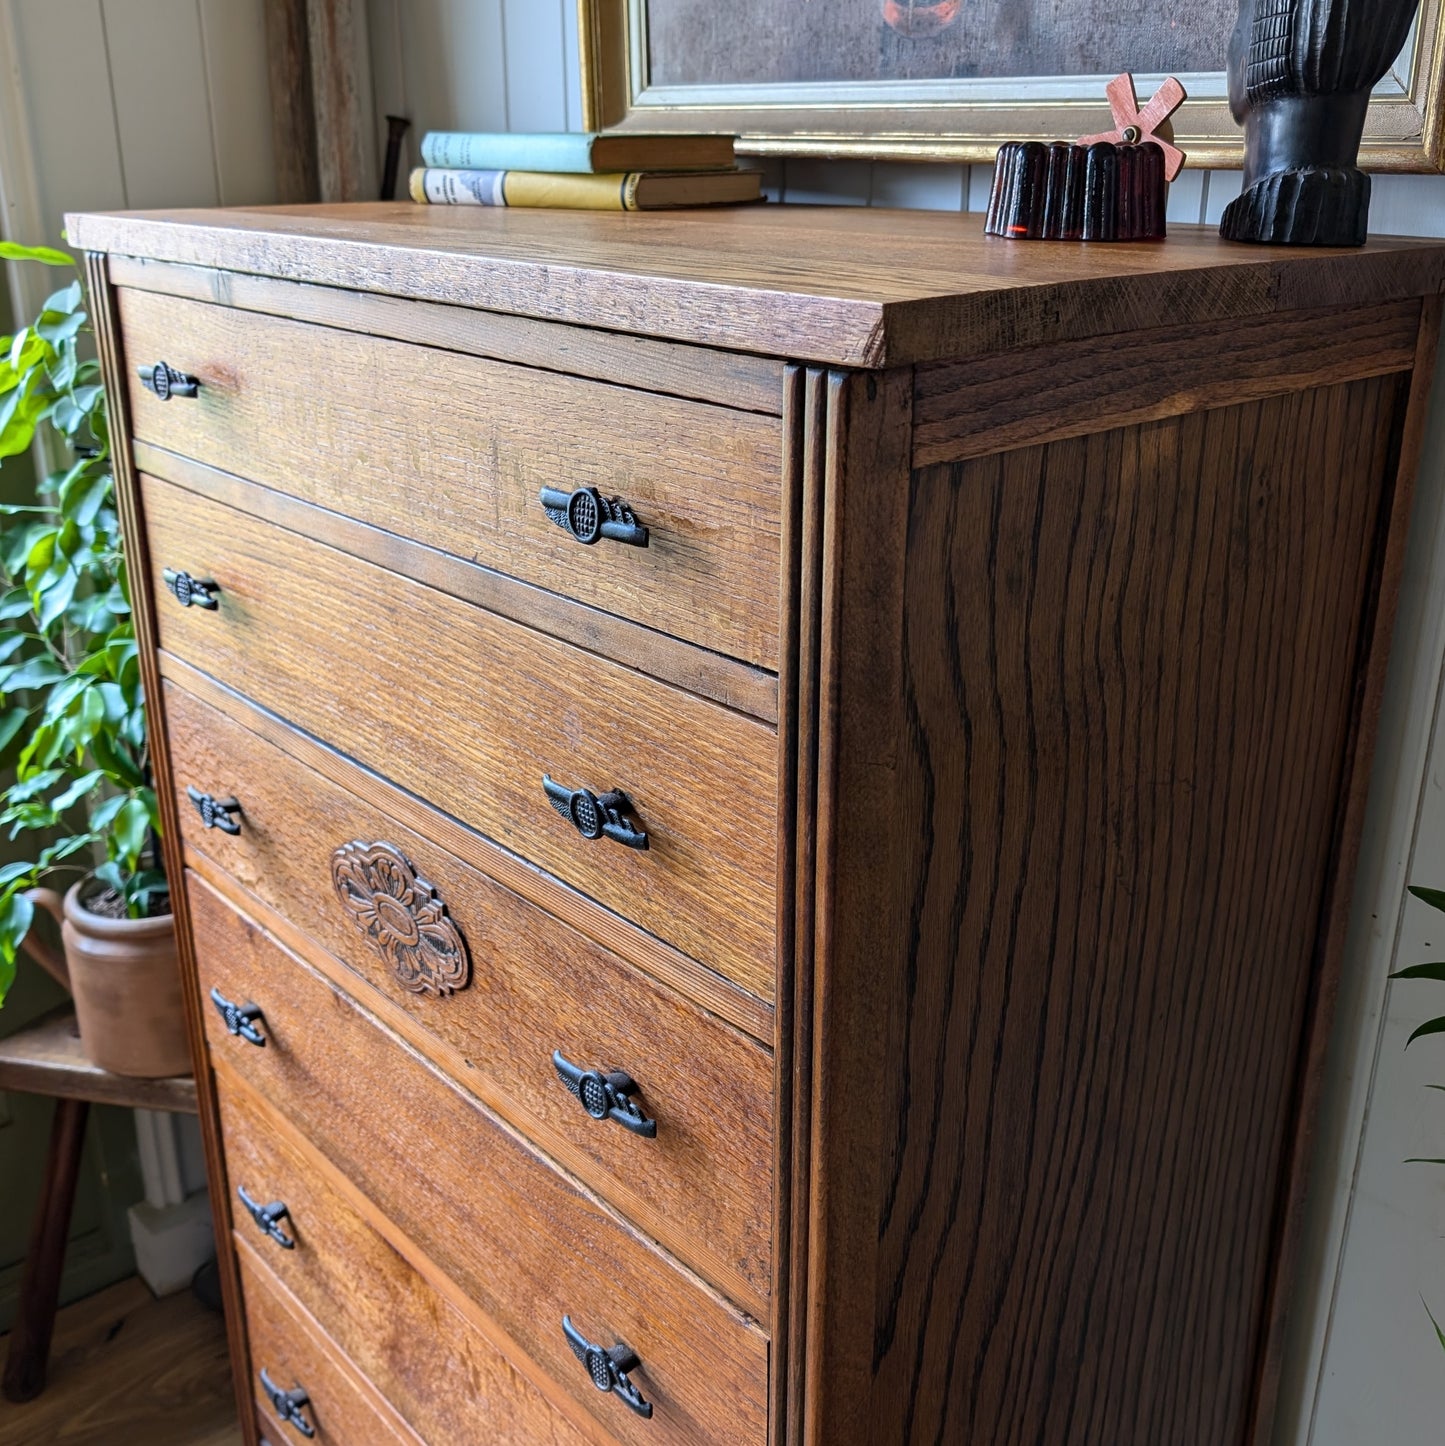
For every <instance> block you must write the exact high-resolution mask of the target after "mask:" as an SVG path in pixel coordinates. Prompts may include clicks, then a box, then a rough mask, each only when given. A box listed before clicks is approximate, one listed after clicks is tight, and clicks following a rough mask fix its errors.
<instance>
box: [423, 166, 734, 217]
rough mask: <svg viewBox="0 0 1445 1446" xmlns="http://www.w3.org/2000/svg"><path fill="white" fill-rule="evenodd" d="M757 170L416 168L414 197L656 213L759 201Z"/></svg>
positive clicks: (444, 203)
mask: <svg viewBox="0 0 1445 1446" xmlns="http://www.w3.org/2000/svg"><path fill="white" fill-rule="evenodd" d="M761 196H762V177H761V176H760V175H759V174H758V172H756V171H677V172H667V171H612V172H605V173H603V174H601V175H564V174H559V173H557V172H554V171H457V170H447V169H444V168H442V167H438V166H418V167H417V169H416V170H414V171H413V172H412V173H411V198H412V200H413V201H419V202H421V203H423V204H429V205H434V206H436V205H440V206H539V207H552V208H557V209H564V210H575V211H656V210H666V209H668V208H671V207H678V206H710V205H719V204H728V203H733V202H738V201H756V200H758V199H760V198H761Z"/></svg>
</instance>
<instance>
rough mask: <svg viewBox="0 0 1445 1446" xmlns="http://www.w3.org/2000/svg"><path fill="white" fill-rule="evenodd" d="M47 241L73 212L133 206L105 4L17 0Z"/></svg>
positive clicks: (22, 73)
mask: <svg viewBox="0 0 1445 1446" xmlns="http://www.w3.org/2000/svg"><path fill="white" fill-rule="evenodd" d="M12 14H13V18H14V22H15V41H16V48H17V50H18V52H19V72H20V76H21V79H22V83H23V85H24V87H25V110H26V116H27V118H28V120H29V124H30V138H31V142H32V144H33V146H34V161H35V177H36V182H37V187H38V190H39V195H40V214H41V221H42V226H43V231H44V236H43V237H42V238H36V239H43V240H45V241H47V242H51V243H53V242H56V241H58V240H59V239H60V232H61V228H62V227H63V225H64V224H65V223H64V217H65V213H66V212H67V211H79V210H123V209H124V208H125V206H126V204H127V201H126V189H125V176H124V172H123V171H122V169H121V161H120V142H119V139H118V138H117V135H116V127H115V108H114V105H113V104H112V99H111V92H110V66H109V63H108V61H107V59H106V53H105V28H104V26H103V25H102V24H101V14H100V0H13V11H12Z"/></svg>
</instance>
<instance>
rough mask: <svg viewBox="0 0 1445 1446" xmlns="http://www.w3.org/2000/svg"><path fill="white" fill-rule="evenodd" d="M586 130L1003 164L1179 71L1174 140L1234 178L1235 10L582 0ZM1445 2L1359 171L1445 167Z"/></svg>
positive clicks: (1137, 3)
mask: <svg viewBox="0 0 1445 1446" xmlns="http://www.w3.org/2000/svg"><path fill="white" fill-rule="evenodd" d="M578 5H579V18H580V26H579V36H580V52H581V64H582V94H583V114H584V124H585V125H586V126H587V127H588V128H589V129H594V130H597V129H604V128H616V129H623V130H627V129H631V130H654V131H669V130H709V131H733V132H736V133H737V134H738V135H739V136H740V137H741V139H740V142H739V146H738V149H739V150H740V151H741V152H742V153H743V154H746V155H809V156H835V157H853V158H866V159H874V160H914V161H966V162H972V161H991V160H992V159H993V156H994V152H995V151H996V150H997V148H998V146H999V145H1000V144H1001V143H1002V142H1003V141H1005V140H1013V139H1030V138H1038V139H1040V140H1054V139H1071V138H1073V137H1075V136H1080V135H1088V134H1091V133H1095V132H1099V131H1104V130H1108V129H1109V128H1110V126H1111V124H1112V122H1111V120H1110V118H1109V109H1108V105H1107V103H1106V101H1105V99H1104V85H1105V83H1106V82H1107V81H1108V80H1109V79H1111V78H1112V77H1113V76H1114V75H1116V74H1118V72H1119V71H1121V70H1132V71H1133V72H1134V74H1135V76H1136V78H1137V81H1138V88H1139V94H1140V98H1141V100H1143V99H1147V97H1148V96H1149V95H1151V94H1152V93H1153V89H1154V87H1155V86H1156V85H1157V84H1158V83H1159V81H1160V80H1162V79H1163V77H1164V76H1165V75H1166V74H1169V75H1177V76H1178V77H1179V78H1180V80H1181V81H1182V82H1183V83H1184V88H1185V90H1186V91H1187V92H1188V93H1189V100H1188V101H1187V102H1186V103H1185V105H1184V108H1183V110H1182V111H1180V112H1179V113H1178V114H1177V115H1176V116H1175V118H1174V125H1175V138H1176V140H1177V141H1178V143H1179V144H1180V145H1181V146H1182V147H1183V148H1184V149H1185V150H1186V151H1187V152H1188V153H1189V159H1190V162H1191V163H1192V164H1193V165H1196V166H1237V165H1239V164H1240V162H1241V160H1242V158H1243V139H1242V134H1241V132H1240V130H1239V128H1238V127H1237V126H1236V125H1235V123H1234V121H1233V119H1232V118H1231V116H1230V114H1229V105H1228V102H1227V100H1226V99H1225V77H1224V57H1225V51H1226V48H1227V46H1228V44H1229V36H1230V32H1231V31H1232V30H1233V28H1234V20H1235V16H1236V14H1237V12H1238V0H1153V3H1146V0H578ZM1442 9H1445V0H1421V5H1420V10H1419V13H1418V15H1417V16H1416V20H1415V25H1414V28H1413V29H1412V30H1411V33H1410V37H1409V39H1408V40H1407V41H1406V43H1405V48H1404V50H1403V51H1402V52H1401V53H1400V56H1399V59H1398V60H1397V61H1396V63H1395V65H1394V66H1393V67H1392V68H1391V70H1390V71H1389V72H1387V73H1386V75H1385V77H1384V79H1383V80H1382V81H1381V82H1380V84H1379V85H1378V86H1377V87H1376V89H1375V96H1374V99H1373V101H1372V102H1371V105H1370V114H1369V119H1368V121H1367V122H1366V127H1365V138H1364V143H1363V145H1362V146H1361V149H1360V164H1361V165H1362V166H1364V167H1365V168H1367V169H1372V170H1394V171H1429V170H1442V169H1445V114H1442V108H1441V88H1442V80H1445V69H1442V60H1445V43H1442V36H1441V33H1440V20H1441V11H1442Z"/></svg>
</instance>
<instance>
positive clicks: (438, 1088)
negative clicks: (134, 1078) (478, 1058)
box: [187, 876, 768, 1446]
mask: <svg viewBox="0 0 1445 1446" xmlns="http://www.w3.org/2000/svg"><path fill="white" fill-rule="evenodd" d="M187 892H188V893H189V895H190V898H191V902H192V907H193V909H194V911H195V914H196V928H197V935H198V938H199V940H200V941H201V943H202V947H201V948H200V949H199V950H198V954H199V956H200V961H201V979H202V983H203V984H204V985H205V987H206V988H207V989H209V988H210V987H212V986H213V985H214V986H216V987H219V988H220V989H221V991H222V993H224V994H226V995H227V997H228V998H238V997H243V998H246V999H255V1000H257V1001H258V1002H259V1003H260V1004H261V1007H262V1008H263V1009H264V1010H265V1011H266V1033H267V1039H268V1043H267V1046H266V1047H265V1048H264V1049H256V1048H253V1047H252V1046H250V1045H248V1044H246V1043H244V1042H242V1041H239V1040H237V1039H234V1038H232V1037H230V1036H229V1035H227V1034H226V1031H225V1027H224V1025H223V1024H222V1022H221V1020H220V1018H219V1017H218V1015H217V1013H216V1011H215V1010H214V1009H209V1010H208V1013H209V1015H210V1017H209V1018H208V1019H207V1021H206V1028H207V1031H208V1036H209V1039H210V1046H211V1055H212V1060H213V1063H214V1065H215V1068H216V1069H217V1071H218V1072H219V1073H220V1074H221V1075H222V1078H223V1079H229V1078H231V1077H233V1076H234V1077H235V1078H237V1079H239V1080H242V1081H245V1082H247V1083H249V1085H250V1086H251V1087H252V1088H253V1089H255V1090H258V1091H260V1092H262V1093H263V1094H264V1095H265V1096H266V1097H267V1098H268V1099H270V1100H271V1101H273V1103H274V1104H275V1106H276V1108H277V1109H278V1111H279V1112H281V1113H282V1114H283V1115H284V1116H285V1117H286V1118H287V1119H289V1120H290V1121H292V1122H293V1124H294V1125H295V1126H296V1127H297V1128H298V1129H300V1130H301V1131H303V1132H304V1133H305V1135H306V1136H307V1137H308V1138H309V1139H310V1140H312V1141H313V1142H314V1143H315V1145H316V1147H317V1148H318V1149H319V1150H321V1152H322V1153H324V1154H325V1155H326V1156H327V1158H329V1159H330V1160H331V1161H332V1163H333V1164H334V1165H336V1166H337V1167H338V1169H340V1170H341V1171H342V1173H344V1174H345V1175H347V1176H348V1177H349V1178H350V1179H352V1180H354V1181H355V1182H356V1184H357V1186H358V1187H359V1188H360V1189H361V1190H362V1191H364V1192H365V1194H366V1195H367V1196H368V1197H369V1198H370V1199H371V1200H372V1201H373V1202H374V1203H375V1205H376V1207H377V1209H378V1210H379V1211H381V1212H382V1213H383V1214H384V1215H386V1216H387V1217H388V1218H389V1219H390V1220H392V1221H394V1222H395V1224H396V1226H397V1227H398V1228H399V1229H400V1230H401V1231H402V1232H403V1233H404V1234H406V1235H407V1236H408V1237H409V1238H410V1239H412V1240H414V1241H415V1242H416V1244H417V1245H418V1246H419V1247H420V1248H421V1249H422V1250H423V1251H425V1253H426V1254H427V1255H428V1256H429V1257H431V1259H432V1260H434V1261H435V1262H436V1264H437V1265H438V1266H439V1267H440V1268H441V1269H442V1270H443V1271H444V1272H445V1273H446V1274H447V1275H448V1276H450V1277H451V1278H452V1279H454V1280H455V1281H456V1282H457V1283H458V1284H459V1285H460V1286H462V1287H463V1288H464V1289H465V1290H467V1291H468V1292H469V1293H470V1294H471V1295H472V1296H474V1297H475V1299H476V1301H477V1303H478V1305H479V1306H480V1307H481V1309H483V1310H484V1311H485V1312H486V1313H487V1315H488V1316H490V1317H491V1318H492V1319H493V1320H494V1321H496V1323H497V1325H498V1326H499V1327H500V1328H501V1329H502V1330H503V1331H505V1332H506V1333H507V1335H508V1336H509V1337H510V1338H511V1339H512V1340H514V1341H516V1342H517V1344H518V1345H519V1346H520V1347H521V1348H522V1349H523V1350H524V1351H525V1352H526V1353H527V1355H528V1356H530V1357H531V1358H532V1359H533V1360H535V1361H536V1362H537V1363H538V1364H539V1365H541V1366H542V1367H543V1368H544V1369H546V1370H547V1371H548V1373H549V1374H550V1375H551V1376H552V1377H553V1378H554V1379H555V1380H556V1381H557V1382H558V1383H559V1384H560V1385H561V1386H562V1387H563V1388H564V1389H566V1390H568V1391H569V1392H571V1393H572V1395H573V1397H574V1399H576V1400H577V1401H578V1402H579V1403H581V1404H582V1405H583V1406H584V1407H585V1408H586V1409H588V1410H590V1411H592V1412H593V1413H594V1414H595V1415H596V1416H597V1418H598V1420H599V1421H600V1422H601V1423H602V1424H603V1427H604V1429H606V1430H607V1431H609V1432H611V1433H612V1434H614V1435H615V1436H616V1437H617V1439H618V1440H619V1441H620V1442H623V1443H629V1442H636V1443H639V1446H641V1443H646V1442H649V1441H661V1442H666V1443H678V1446H682V1443H686V1446H703V1443H714V1442H716V1443H744V1442H747V1443H753V1446H757V1443H761V1442H762V1441H763V1440H764V1439H765V1435H766V1429H767V1422H766V1398H767V1361H768V1351H767V1337H766V1336H765V1335H764V1333H763V1332H762V1331H761V1330H759V1329H758V1327H757V1326H756V1325H755V1324H753V1323H752V1322H751V1321H749V1320H748V1319H747V1318H746V1317H745V1316H743V1315H741V1314H739V1313H738V1312H736V1311H735V1310H733V1309H732V1308H731V1307H730V1306H728V1305H727V1304H726V1303H725V1302H724V1301H722V1300H721V1298H719V1297H718V1296H716V1295H714V1294H713V1293H712V1292H711V1291H709V1290H708V1289H707V1288H706V1287H705V1286H704V1285H703V1284H702V1282H700V1281H698V1280H696V1279H695V1278H694V1277H692V1276H690V1275H688V1274H687V1273H685V1272H684V1271H683V1270H682V1268H681V1267H679V1266H677V1265H675V1264H673V1263H672V1262H671V1261H670V1260H668V1259H667V1258H666V1257H665V1256H663V1255H662V1254H661V1253H660V1252H659V1251H658V1250H657V1249H656V1248H655V1247H654V1246H652V1245H650V1244H649V1243H647V1242H646V1241H645V1240H643V1239H642V1237H640V1236H639V1235H637V1234H636V1233H634V1232H633V1231H632V1230H631V1229H630V1228H629V1227H628V1226H627V1225H625V1224H624V1223H623V1222H622V1221H621V1219H620V1218H618V1217H617V1216H616V1215H614V1214H613V1213H612V1212H611V1211H610V1210H609V1209H608V1208H607V1207H606V1206H604V1205H603V1204H602V1203H601V1202H600V1201H598V1200H596V1199H595V1198H594V1197H592V1196H590V1195H587V1194H586V1193H584V1192H583V1191H582V1190H581V1188H580V1187H578V1186H577V1185H575V1184H574V1183H573V1182H572V1181H570V1180H569V1179H567V1178H566V1177H565V1176H563V1175H561V1174H559V1173H558V1172H557V1171H556V1170H555V1169H554V1168H553V1167H552V1166H551V1165H550V1164H549V1163H548V1162H547V1161H546V1160H545V1159H543V1158H542V1157H541V1156H539V1155H537V1154H535V1153H534V1152H533V1150H532V1149H531V1148H530V1147H529V1146H527V1145H526V1144H525V1142H523V1141H522V1140H521V1139H520V1138H518V1137H517V1136H515V1135H513V1134H512V1133H511V1132H510V1131H509V1130H507V1129H506V1128H505V1127H504V1126H503V1125H502V1124H501V1123H500V1122H499V1121H498V1120H497V1119H496V1118H495V1117H494V1116H493V1115H491V1114H490V1113H489V1112H488V1111H486V1110H485V1109H484V1108H482V1107H481V1106H480V1105H479V1104H477V1103H476V1102H475V1100H474V1099H473V1098H472V1097H471V1096H470V1095H467V1094H464V1093H463V1092H462V1091H461V1090H459V1089H458V1088H457V1087H456V1086H455V1085H453V1084H451V1083H450V1082H449V1081H448V1080H447V1079H446V1078H445V1077H444V1076H442V1075H440V1074H438V1073H437V1072H436V1071H435V1070H433V1069H432V1068H431V1067H430V1066H428V1065H427V1064H425V1063H424V1061H422V1060H421V1058H420V1057H419V1056H417V1055H416V1054H414V1053H413V1052H412V1051H411V1050H410V1049H408V1048H407V1047H406V1046H405V1045H404V1044H403V1043H402V1042H401V1040H399V1039H398V1038H397V1037H396V1036H395V1035H392V1034H390V1033H388V1032H387V1031H385V1030H383V1029H381V1028H380V1027H379V1026H377V1025H376V1024H375V1023H374V1022H373V1021H371V1020H370V1019H369V1018H368V1017H367V1016H366V1015H365V1014H364V1013H363V1012H362V1011H361V1010H360V1009H359V1008H358V1007H357V1006H356V1005H355V1004H354V1003H353V1002H352V1001H351V1000H350V999H348V998H347V997H346V996H345V995H343V994H342V993H340V992H339V991H338V990H336V989H335V988H334V987H333V986H332V985H330V984H329V983H328V982H327V981H325V980H324V979H323V978H322V977H321V976H320V975H318V974H316V973H315V972H314V971H313V970H311V969H310V968H309V967H308V966H307V965H305V964H303V963H302V962H301V960H299V959H297V958H296V957H295V956H293V955H288V954H287V953H285V952H284V951H283V950H281V949H280V948H279V947H278V946H277V945H276V944H275V943H274V942H273V941H272V940H270V939H269V938H268V937H267V936H266V935H265V934H263V933H262V931H261V930H259V929H258V928H256V927H255V926H254V925H252V924H250V923H249V922H248V921H247V920H246V919H245V918H244V917H243V916H242V915H240V914H238V913H236V912H235V911H234V910H233V909H232V908H231V907H230V906H229V905H227V904H226V903H224V902H223V901H222V900H221V899H220V897H219V896H218V895H217V894H216V893H214V892H213V891H212V890H211V889H210V888H209V887H208V886H207V885H205V884H204V883H202V882H200V881H199V880H198V879H196V878H195V877H194V876H191V877H190V878H189V879H188V882H187ZM379 1080H384V1081H385V1087H384V1088H381V1089H377V1088H373V1087H371V1082H372V1081H379ZM564 1313H570V1314H571V1315H572V1317H573V1319H574V1320H575V1321H577V1323H578V1325H579V1326H581V1327H582V1328H583V1329H585V1330H588V1331H590V1332H592V1333H593V1338H596V1337H597V1336H601V1335H603V1334H607V1335H610V1336H612V1337H613V1339H620V1340H623V1341H625V1342H626V1343H627V1344H628V1345H629V1346H630V1347H632V1349H634V1350H635V1351H636V1352H637V1353H638V1354H639V1356H641V1358H642V1360H643V1362H644V1366H643V1368H642V1369H641V1370H640V1371H639V1372H638V1373H637V1376H636V1379H637V1380H638V1381H639V1383H640V1384H641V1385H642V1388H643V1390H644V1393H645V1394H646V1395H647V1397H648V1398H649V1399H650V1400H652V1401H653V1402H654V1405H655V1415H654V1417H653V1419H652V1420H651V1421H643V1420H641V1419H640V1418H638V1417H636V1416H633V1415H632V1414H631V1413H630V1412H629V1411H628V1410H627V1408H626V1407H624V1406H623V1405H621V1403H620V1402H618V1401H616V1400H613V1399H611V1398H609V1397H607V1396H604V1395H601V1394H600V1393H599V1392H598V1391H597V1390H596V1389H595V1388H594V1387H593V1385H592V1382H591V1379H590V1378H589V1377H588V1376H587V1375H586V1373H585V1372H583V1371H582V1370H581V1368H580V1366H579V1365H578V1363H577V1361H576V1359H575V1358H574V1357H573V1355H572V1352H571V1350H570V1348H569V1347H568V1345H567V1343H566V1339H565V1338H564V1336H563V1334H562V1330H561V1321H562V1316H563V1315H564ZM609 1344H611V1341H609Z"/></svg>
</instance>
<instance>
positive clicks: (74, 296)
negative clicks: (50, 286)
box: [45, 280, 85, 311]
mask: <svg viewBox="0 0 1445 1446" xmlns="http://www.w3.org/2000/svg"><path fill="white" fill-rule="evenodd" d="M45 309H46V311H84V309H85V291H84V290H83V289H82V287H81V285H80V282H79V280H76V281H72V282H71V283H70V285H69V286H62V287H61V288H60V290H59V291H52V292H51V293H50V295H49V296H47V297H46V298H45Z"/></svg>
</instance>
